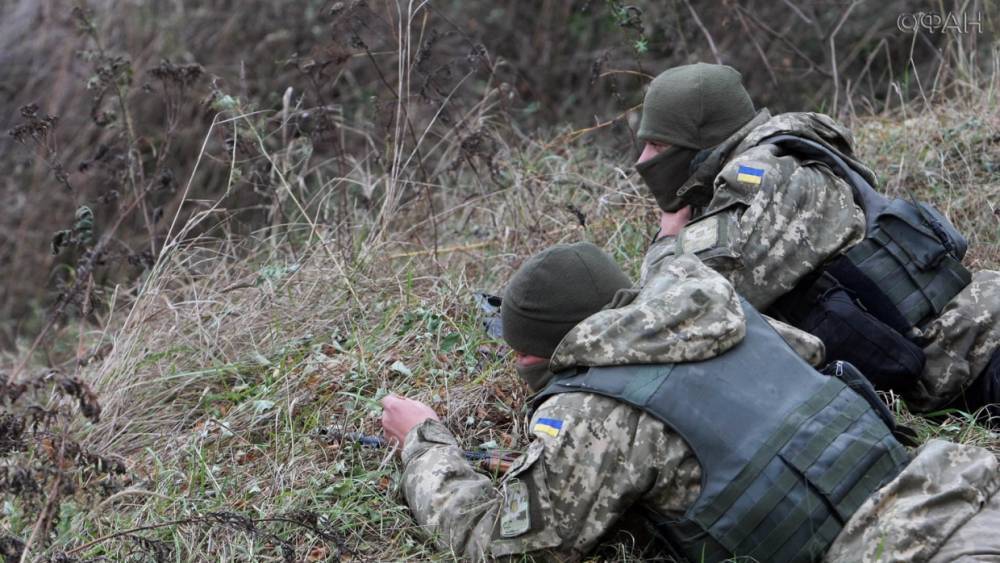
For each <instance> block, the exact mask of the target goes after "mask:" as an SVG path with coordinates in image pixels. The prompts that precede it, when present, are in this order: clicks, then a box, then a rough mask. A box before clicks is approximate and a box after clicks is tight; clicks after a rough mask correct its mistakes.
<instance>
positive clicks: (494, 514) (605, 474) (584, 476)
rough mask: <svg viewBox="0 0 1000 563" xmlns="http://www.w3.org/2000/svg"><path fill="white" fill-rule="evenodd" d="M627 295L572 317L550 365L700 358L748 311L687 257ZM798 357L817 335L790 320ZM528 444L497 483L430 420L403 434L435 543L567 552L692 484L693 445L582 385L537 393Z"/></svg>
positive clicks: (738, 329) (416, 494) (814, 353)
mask: <svg viewBox="0 0 1000 563" xmlns="http://www.w3.org/2000/svg"><path fill="white" fill-rule="evenodd" d="M662 266H663V267H662V269H660V270H658V271H656V272H653V273H652V274H651V275H650V277H649V279H648V282H647V284H646V285H645V286H644V287H642V288H640V289H639V290H638V291H637V292H635V293H634V295H633V296H632V299H631V300H629V301H628V302H621V303H618V304H617V305H618V307H616V308H614V309H607V310H604V311H601V312H600V313H598V314H596V315H594V316H592V317H590V318H588V319H586V320H584V321H583V322H582V323H580V324H579V325H577V326H576V327H575V328H574V329H573V330H572V331H571V332H570V333H569V334H568V335H567V336H566V337H565V338H564V339H563V341H562V342H561V343H560V345H559V347H558V348H557V349H556V352H555V355H554V357H553V360H552V361H553V369H554V370H558V369H560V368H561V367H568V366H581V365H582V366H597V365H621V364H630V363H647V362H652V363H657V362H678V361H693V360H699V359H706V358H710V357H713V356H715V355H718V354H721V353H724V352H725V351H726V350H728V349H729V348H730V347H732V346H734V345H735V344H736V343H738V342H739V341H740V340H742V338H743V336H744V334H745V320H744V317H743V311H742V309H741V308H740V305H739V299H738V297H737V295H736V293H735V292H734V291H733V288H732V286H731V285H730V284H729V283H728V282H726V280H725V279H724V278H722V277H721V276H720V275H719V274H717V273H715V272H713V271H712V270H711V269H709V268H707V267H706V266H704V265H703V264H702V263H701V262H700V261H699V260H698V259H696V258H694V257H693V256H681V257H679V258H678V259H677V260H673V261H670V262H669V263H663V264H662ZM779 328H783V330H784V331H785V332H784V334H786V339H791V341H792V342H793V343H795V345H796V349H797V350H799V353H800V354H802V355H803V357H805V358H806V359H807V360H811V361H813V362H818V361H819V360H820V359H821V358H822V354H823V352H822V345H821V344H819V342H818V341H817V340H816V339H814V338H812V337H810V336H808V335H806V334H804V333H800V332H798V331H796V330H795V329H792V328H790V327H787V326H785V327H779ZM529 428H531V429H532V430H533V434H534V441H533V442H532V443H531V445H530V446H529V447H528V449H527V452H526V453H525V455H524V456H522V457H521V458H519V460H518V461H517V463H516V464H515V465H514V467H512V468H511V470H510V471H509V472H508V474H507V476H506V477H505V479H504V481H503V482H502V484H501V486H500V488H499V490H497V489H496V488H494V486H493V484H492V482H491V481H490V479H489V478H488V477H486V476H484V475H481V474H478V473H476V472H475V471H473V469H472V468H471V467H470V466H469V465H468V463H467V462H466V461H465V459H464V458H463V456H462V451H461V450H460V449H459V448H458V443H457V441H456V440H455V438H454V437H453V436H452V435H451V434H450V433H449V432H448V430H447V429H446V427H445V426H444V425H443V424H441V423H440V422H437V421H427V422H425V423H423V424H421V425H419V426H417V427H416V428H414V429H413V430H411V432H410V434H409V435H408V436H407V439H406V443H405V447H404V449H403V463H404V472H403V491H404V494H405V496H406V499H407V501H408V502H409V505H410V507H411V509H412V511H413V513H414V515H415V516H416V519H417V521H418V522H419V523H420V525H421V526H423V527H425V529H427V530H428V531H429V532H431V533H432V535H434V536H435V537H436V539H437V540H438V542H439V544H440V545H441V547H442V548H444V549H448V550H451V552H452V553H454V554H455V555H456V556H461V557H465V558H471V559H480V558H484V557H500V556H506V555H512V554H519V553H532V552H534V553H538V554H544V555H547V556H551V557H559V558H568V559H573V558H577V557H579V556H582V554H585V553H587V552H588V551H590V550H591V549H592V548H593V547H594V546H595V545H596V544H597V543H598V541H599V540H600V538H601V537H602V536H604V535H605V534H606V533H607V532H608V531H609V530H610V529H611V528H612V527H613V526H614V525H615V524H616V522H617V521H618V520H619V519H620V518H621V517H622V516H623V515H625V514H626V512H627V511H628V510H629V509H630V507H632V506H633V505H635V504H637V503H642V504H645V505H647V506H649V507H650V508H653V509H655V510H656V511H658V512H660V513H663V514H680V513H682V512H683V511H684V510H686V509H687V507H688V506H690V504H691V503H692V502H693V501H694V500H695V499H696V498H697V496H698V494H699V492H700V480H701V470H700V466H699V464H698V462H697V460H696V459H695V458H694V456H693V453H692V452H691V450H690V448H689V447H688V446H687V445H686V444H685V443H684V441H683V440H682V439H681V438H680V437H679V436H678V435H677V434H676V433H674V432H673V431H672V430H670V429H669V428H667V427H665V426H664V424H663V423H662V422H660V421H658V420H656V419H654V418H652V417H651V416H649V415H648V414H646V413H645V412H643V411H641V410H638V409H635V408H633V407H631V406H629V405H626V404H624V403H621V402H618V401H615V400H613V399H608V398H605V397H600V396H597V395H591V394H586V393H566V394H560V395H557V396H554V397H552V398H550V399H548V400H547V401H545V402H544V403H543V404H542V405H541V406H540V407H539V408H538V410H537V411H536V412H535V413H534V415H533V417H532V421H531V424H530V426H529Z"/></svg>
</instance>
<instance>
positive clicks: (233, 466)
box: [0, 92, 1000, 561]
mask: <svg viewBox="0 0 1000 563" xmlns="http://www.w3.org/2000/svg"><path fill="white" fill-rule="evenodd" d="M987 96H988V93H986V92H984V93H983V94H982V99H980V98H977V99H973V100H968V101H966V102H954V103H951V104H948V105H942V106H940V107H937V108H935V109H934V110H933V111H928V112H923V113H920V114H918V115H915V116H911V117H909V118H908V119H907V120H905V121H904V120H902V119H898V118H896V117H892V116H882V117H874V118H866V119H863V120H860V121H858V122H857V123H855V124H854V125H855V132H856V134H857V137H858V140H859V143H860V153H861V155H862V157H863V158H864V159H865V160H866V161H867V162H868V163H869V164H870V165H872V166H873V167H874V168H875V169H876V170H878V171H879V173H880V175H881V177H882V180H883V183H884V184H885V186H886V189H887V190H888V191H889V192H890V193H899V192H900V190H902V189H903V188H904V187H905V188H906V189H908V190H911V191H913V192H914V193H916V194H917V195H918V196H919V197H923V198H929V199H932V200H933V201H935V203H937V204H938V205H939V206H941V207H942V208H943V209H946V210H947V211H948V212H949V213H950V214H951V216H952V217H953V218H954V219H955V220H956V222H957V223H958V224H959V225H960V226H961V227H962V228H963V229H964V230H965V231H966V233H967V234H969V235H970V240H971V242H972V250H971V251H970V259H969V260H970V263H971V264H972V265H973V266H974V267H976V268H998V267H1000V216H998V215H997V208H996V205H997V204H998V202H1000V176H998V174H1000V172H998V170H1000V141H998V140H997V139H996V137H995V135H994V136H990V134H988V133H987V132H989V131H994V132H995V131H996V130H998V129H1000V127H998V126H1000V111H998V110H997V109H996V107H997V105H996V104H995V103H992V104H987V103H985V102H986V101H987V100H986V97H987ZM984 109H986V110H987V111H984ZM506 155H507V156H506V158H505V159H503V160H502V161H501V166H502V170H501V174H502V180H503V182H504V183H505V185H504V186H501V187H500V188H498V189H495V190H494V191H490V192H486V193H481V192H475V189H473V188H470V187H469V186H472V185H474V184H475V181H476V180H474V179H473V178H472V177H467V176H461V177H460V178H459V181H458V182H457V184H456V185H451V184H449V185H448V186H440V188H441V189H442V191H441V193H442V195H441V196H440V201H438V202H437V203H438V211H439V216H440V219H439V222H438V224H437V232H438V233H439V237H440V240H439V241H438V248H439V249H440V251H439V252H438V254H437V255H436V256H435V254H434V252H433V251H432V250H431V249H432V248H433V245H432V244H430V243H429V242H428V241H430V240H431V237H432V228H431V225H430V224H429V223H428V222H427V221H426V210H425V209H423V208H422V207H421V203H420V200H419V199H416V200H414V201H413V202H412V203H411V204H409V205H406V206H404V207H402V208H400V209H399V210H397V211H396V212H395V213H394V215H393V217H392V219H393V222H394V223H395V225H396V226H397V228H396V230H394V231H392V232H389V233H388V234H386V235H385V236H383V237H381V238H375V237H373V238H369V239H368V241H367V242H366V243H364V244H360V243H359V248H362V249H363V252H361V253H360V254H357V255H355V256H353V257H345V255H344V254H342V253H340V252H337V251H331V249H329V248H327V247H326V246H324V245H323V244H321V243H319V242H317V241H316V240H312V237H311V236H309V237H301V239H302V240H312V242H310V243H308V244H303V243H302V242H301V241H300V242H299V243H298V244H293V243H291V242H288V241H287V240H286V239H270V240H260V239H256V238H253V237H250V238H247V239H245V240H240V241H235V242H234V239H228V240H226V241H224V242H220V241H204V242H202V243H199V244H196V245H189V246H187V247H185V248H183V249H180V250H177V251H175V252H174V253H173V254H171V255H170V256H169V257H168V258H167V259H166V260H165V261H162V262H161V264H160V265H159V266H158V267H157V269H156V270H155V271H154V272H153V273H152V275H151V277H150V278H149V280H148V283H147V284H146V286H145V288H144V290H143V292H142V293H141V294H140V295H139V296H138V297H137V298H136V299H135V300H134V302H132V303H131V306H130V308H128V309H125V310H123V311H122V312H121V313H119V314H118V315H117V316H116V317H114V321H113V323H112V327H113V329H112V330H111V331H110V332H109V334H108V335H106V336H105V335H103V334H102V333H101V332H100V331H92V332H90V333H85V334H84V335H83V340H84V341H86V342H91V343H92V342H101V341H103V340H108V341H110V342H112V343H113V345H114V346H113V349H112V350H111V351H110V353H108V354H107V356H106V357H104V359H103V360H102V361H99V362H95V363H94V364H92V365H90V366H87V367H85V368H83V369H84V371H83V375H84V377H85V378H86V379H87V380H88V381H90V382H91V383H92V384H93V385H94V387H95V389H96V391H97V392H98V394H99V396H100V397H101V401H102V405H103V407H104V413H103V416H102V419H101V421H100V422H99V423H97V424H89V423H77V424H76V425H75V426H74V427H73V428H72V429H71V431H72V432H73V434H74V435H75V436H78V437H79V438H80V439H81V440H82V442H83V443H84V444H85V445H86V446H87V447H89V448H92V449H93V450H95V451H98V452H101V453H102V454H105V455H111V454H113V455H116V456H120V457H121V458H122V459H124V460H126V462H127V466H128V472H127V475H126V476H125V477H122V478H120V479H119V480H118V481H117V482H115V483H113V485H114V486H113V487H112V488H111V489H109V491H108V492H107V493H106V494H101V495H98V497H97V499H96V500H95V499H94V498H91V497H86V496H84V495H82V494H78V495H71V496H69V497H67V498H66V499H64V501H63V503H62V507H61V518H60V520H59V523H58V526H57V527H56V532H55V535H54V538H53V541H52V542H51V544H50V545H49V547H48V549H47V551H46V553H48V554H57V553H61V552H67V551H73V550H76V551H73V554H74V555H76V556H80V557H82V558H84V559H87V558H100V557H106V558H108V559H110V560H141V559H142V557H148V556H149V554H151V553H155V552H156V550H157V549H162V550H164V553H169V555H168V556H167V557H166V560H171V561H249V560H252V561H280V560H282V546H285V548H286V549H292V550H293V552H294V556H295V558H296V559H297V560H303V559H305V560H335V559H336V557H337V556H338V555H339V556H342V557H354V558H358V559H362V560H404V559H435V560H448V559H451V558H452V557H451V555H450V554H448V553H442V552H438V551H436V550H435V548H434V547H433V543H432V542H431V541H430V540H431V538H428V537H427V536H426V534H424V533H423V532H422V531H421V530H419V529H418V527H417V526H416V525H415V523H414V521H413V519H412V518H411V516H410V514H409V512H408V510H407V508H406V507H405V505H404V504H403V503H402V499H401V497H400V491H399V481H398V478H399V473H398V469H399V468H398V464H397V461H396V457H395V456H394V454H393V452H391V451H382V450H373V449H365V448H361V447H358V446H356V445H353V444H328V443H325V442H324V441H323V440H320V439H318V438H317V431H318V430H319V429H321V428H328V427H336V428H338V429H344V430H348V431H361V432H365V433H368V434H376V433H379V425H378V418H379V415H380V412H379V407H378V403H377V399H378V398H379V397H381V396H383V395H384V394H385V393H387V392H389V391H393V392H396V393H400V394H405V395H408V396H412V397H416V398H419V399H422V400H424V401H426V402H428V403H429V404H431V405H432V406H433V407H434V408H435V409H436V410H437V411H438V413H439V414H440V415H442V417H443V419H444V420H445V422H446V423H447V425H448V426H449V427H450V428H451V429H452V430H453V431H454V432H455V434H456V435H457V436H459V438H460V440H461V441H462V443H463V445H464V446H465V447H469V448H472V447H477V446H479V445H481V444H483V443H488V442H494V443H496V444H498V445H500V446H501V447H514V448H517V447H522V446H523V445H524V444H525V442H526V440H527V439H528V438H527V433H526V432H525V429H524V421H523V414H524V410H523V408H522V405H523V401H524V398H525V396H526V394H527V390H526V389H525V388H524V387H523V385H522V384H521V383H520V382H519V381H517V380H516V378H515V377H514V375H513V373H512V370H511V369H510V365H509V352H508V351H507V349H506V348H505V347H504V346H503V345H501V344H500V343H498V342H495V341H492V340H490V339H488V338H487V337H486V336H485V335H484V334H483V333H482V330H481V327H480V324H479V323H480V319H479V314H478V311H477V309H476V306H475V304H474V302H473V300H472V296H471V293H472V292H473V291H475V290H480V289H485V290H494V291H496V290H498V289H499V288H500V287H501V286H502V284H503V282H504V280H505V279H506V278H507V277H508V276H509V275H510V274H511V273H512V272H513V271H514V269H516V267H517V266H518V265H519V264H520V261H521V260H523V259H524V258H525V257H527V256H529V255H530V254H531V253H533V252H535V251H537V250H539V249H541V248H543V247H545V246H547V245H549V244H552V243H555V242H560V241H572V240H580V239H586V240H591V241H593V242H595V243H597V244H599V245H602V246H604V247H605V248H606V249H607V250H609V251H610V252H611V253H612V254H613V255H614V256H615V258H616V259H617V260H618V261H619V262H620V263H622V264H623V265H624V266H626V267H627V268H628V271H630V272H631V273H632V274H633V276H637V273H638V267H639V264H640V262H641V257H642V253H643V251H644V249H645V247H646V244H647V242H648V240H649V237H650V236H651V235H652V233H653V232H654V231H655V213H654V212H653V207H652V205H651V201H650V200H648V199H646V198H645V197H643V196H642V195H641V194H642V192H641V190H640V189H639V188H638V185H637V184H636V182H637V179H636V178H635V177H634V175H633V176H629V177H623V175H622V174H621V173H619V172H618V171H617V170H616V168H626V167H627V165H628V163H627V162H625V160H626V159H627V157H626V156H625V155H617V154H608V153H605V152H601V151H600V150H599V149H597V148H595V147H593V146H570V147H560V148H559V150H555V151H551V150H547V149H543V148H542V147H541V146H540V145H537V144H533V143H530V142H527V143H525V144H524V145H523V146H519V147H518V148H517V150H514V149H509V150H508V151H507V152H506ZM465 191H473V192H475V193H479V194H480V195H479V196H478V197H479V199H478V200H476V203H475V204H474V205H468V204H466V203H465V201H464V198H465V196H464V195H463V192H465ZM568 204H572V205H573V206H574V207H576V208H577V209H579V210H580V211H582V212H583V213H584V214H585V216H586V226H580V224H579V222H578V221H577V219H576V218H575V216H574V215H573V213H571V212H569V211H568V210H567V205H568ZM442 209H443V210H446V211H444V212H442V211H441V210H442ZM374 224H375V222H374V221H369V222H363V221H362V222H361V223H360V224H358V225H357V227H356V228H357V229H358V230H359V232H374V230H375V229H374V228H373V225H374ZM310 232H311V231H310ZM320 234H324V233H320ZM356 240H364V236H361V237H359V238H358V239H356ZM414 253H416V254H414ZM237 256H238V257H240V258H239V259H236V258H235V257H237ZM894 408H896V410H897V413H898V415H899V416H900V417H901V419H903V420H904V421H905V422H906V423H908V424H910V425H912V426H914V427H915V428H916V430H917V431H918V433H919V435H920V437H921V439H922V440H926V439H928V438H931V437H945V438H947V439H951V440H959V441H963V442H970V443H976V444H980V445H984V446H987V447H991V448H993V449H994V450H998V451H1000V439H998V437H997V436H996V435H995V434H991V433H990V432H988V431H987V430H985V429H984V428H982V427H980V426H977V425H975V424H974V423H973V422H972V421H970V420H969V419H968V418H967V417H965V416H964V415H961V414H951V415H948V416H947V417H945V418H944V419H943V421H941V422H932V421H928V420H926V419H920V418H916V417H913V416H911V415H909V414H908V413H907V412H906V410H905V407H904V406H903V405H902V404H901V403H899V402H898V401H897V402H895V403H894ZM77 485H79V487H80V489H81V490H85V489H87V488H88V487H91V488H92V487H97V486H99V483H97V482H96V481H95V482H80V483H77ZM26 510H27V507H26V506H24V505H22V504H20V501H18V500H17V499H16V498H11V497H5V500H4V503H3V505H2V512H0V514H2V515H3V516H2V518H0V522H2V529H3V531H4V532H5V533H10V534H13V535H15V536H18V537H22V538H23V537H27V536H28V535H29V534H30V528H31V526H32V525H33V524H34V518H33V517H32V515H31V514H29V513H26ZM220 513H226V514H234V515H237V516H239V517H241V518H246V519H251V520H252V522H251V525H248V524H247V521H246V520H240V519H239V518H228V517H223V516H221V515H220ZM303 515H310V516H308V517H306V516H303ZM310 518H312V519H313V520H311V521H313V525H312V526H313V527H312V528H310V527H309V526H305V525H301V524H295V523H290V522H288V521H287V520H303V519H305V520H309V519H310ZM275 519H278V520H275ZM130 530H135V531H134V532H130ZM126 532H127V533H126ZM116 534H117V535H116ZM82 546H87V547H85V548H83V549H81V547H82ZM600 553H601V554H602V555H601V556H603V557H609V558H626V557H630V556H631V555H630V553H631V552H630V548H629V545H628V543H627V542H612V543H609V544H607V545H605V546H603V547H602V550H601V552H600ZM143 554H145V555H143Z"/></svg>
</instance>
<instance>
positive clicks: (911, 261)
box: [835, 199, 972, 332]
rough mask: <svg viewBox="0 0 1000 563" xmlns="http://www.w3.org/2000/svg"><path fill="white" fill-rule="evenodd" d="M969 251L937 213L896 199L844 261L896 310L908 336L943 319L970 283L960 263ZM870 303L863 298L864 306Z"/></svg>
mask: <svg viewBox="0 0 1000 563" xmlns="http://www.w3.org/2000/svg"><path fill="white" fill-rule="evenodd" d="M967 247H968V243H967V242H966V240H965V238H964V237H962V235H961V234H959V233H958V231H957V230H956V229H955V228H954V227H953V226H952V225H951V223H949V222H948V220H947V219H945V218H944V216H943V215H941V214H940V213H939V212H938V211H937V210H936V209H934V208H933V207H931V206H929V205H927V204H925V203H913V202H909V201H906V200H903V199H896V200H893V201H892V202H890V204H889V205H888V206H887V207H886V208H885V209H884V210H882V212H881V213H879V214H878V216H877V217H876V218H875V224H874V227H873V229H872V231H871V232H870V233H869V235H868V237H867V238H866V239H865V240H863V241H862V242H861V243H859V244H858V245H856V246H855V247H853V248H851V249H850V250H849V251H848V252H847V254H846V258H847V260H848V261H850V262H851V263H852V264H853V265H854V267H855V268H856V269H857V270H859V271H860V272H861V273H863V274H864V275H865V277H867V278H868V279H870V280H871V281H872V282H874V283H875V285H877V286H878V287H879V289H880V290H881V293H882V296H881V297H882V298H883V299H885V300H886V301H888V302H889V303H891V304H892V305H893V306H894V307H895V308H896V310H898V312H899V314H900V315H901V316H902V317H903V319H904V320H905V322H906V324H907V327H905V328H904V332H907V330H905V329H908V328H910V327H914V326H918V325H919V324H921V323H922V322H923V321H924V320H925V319H926V318H927V317H929V316H931V315H938V314H940V313H941V311H942V310H943V309H944V307H945V305H947V304H948V302H949V301H951V299H952V298H954V297H955V295H957V294H958V293H959V292H960V291H962V289H963V288H964V287H965V286H967V285H968V284H969V282H971V281H972V274H971V273H970V272H969V270H967V269H966V268H965V267H964V266H962V262H961V259H962V256H963V255H964V254H965V250H966V248H967ZM835 275H836V274H835ZM838 279H840V278H839V276H838ZM841 281H842V282H844V283H845V284H846V285H848V287H850V283H848V282H847V281H846V280H843V279H842V280H841ZM869 301H870V300H868V299H864V298H862V302H864V303H866V304H867V303H868V302H869Z"/></svg>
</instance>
